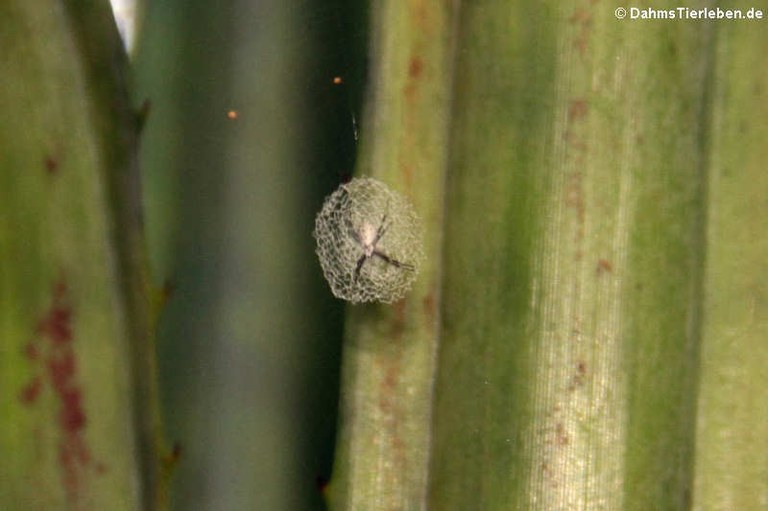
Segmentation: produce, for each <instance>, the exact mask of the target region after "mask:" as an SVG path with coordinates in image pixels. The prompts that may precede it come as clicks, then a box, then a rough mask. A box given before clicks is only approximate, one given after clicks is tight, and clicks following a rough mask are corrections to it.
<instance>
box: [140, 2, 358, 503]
mask: <svg viewBox="0 0 768 511" xmlns="http://www.w3.org/2000/svg"><path fill="white" fill-rule="evenodd" d="M364 6H365V3H364V2H354V1H350V0H331V1H325V0H323V1H313V0H306V1H299V2H282V1H280V0H266V1H252V0H241V1H233V0H226V1H220V2H209V1H206V0H193V1H189V0H156V1H151V2H147V3H146V4H144V5H142V6H140V7H141V9H139V11H138V12H137V14H138V16H137V22H138V23H137V25H138V27H139V29H140V30H139V31H138V35H137V37H136V39H135V47H134V48H133V49H132V60H133V63H134V65H135V73H136V82H137V83H136V90H137V96H136V102H137V103H141V102H143V101H144V100H145V99H146V100H148V101H149V104H150V114H149V116H148V120H147V123H146V127H145V131H144V134H143V140H142V144H143V145H142V150H141V160H142V171H143V173H144V186H145V188H144V196H145V204H146V209H145V213H146V226H147V237H148V242H149V249H150V250H149V251H150V257H151V261H152V268H153V274H154V279H155V284H156V285H157V286H158V288H160V287H163V286H166V287H167V288H168V289H169V291H170V295H169V300H168V302H167V306H166V307H165V309H164V310H163V311H162V315H161V318H160V322H159V336H158V352H159V369H160V370H159V373H160V385H161V389H162V390H161V392H162V400H163V406H164V416H165V424H166V432H167V438H168V440H169V442H172V443H173V442H178V443H179V445H180V446H181V448H182V453H183V454H182V458H181V461H180V463H179V464H178V468H177V471H176V473H175V474H174V478H173V488H172V503H173V506H172V508H173V509H177V510H191V509H195V510H205V509H211V510H213V509H228V510H238V509H243V510H245V509H248V510H252V509H264V510H304V509H323V508H324V505H323V502H322V498H321V488H322V487H323V486H324V484H325V482H326V481H327V480H328V478H329V477H330V469H331V460H332V456H333V448H334V439H335V425H336V419H337V417H336V409H337V403H338V378H339V365H340V349H341V328H342V312H343V307H342V304H341V303H340V302H338V301H336V300H334V299H333V298H332V296H331V294H330V293H329V292H328V290H327V285H326V284H325V282H324V281H323V280H322V275H321V273H320V269H319V265H318V264H317V261H316V257H315V254H314V240H313V239H312V236H311V233H312V228H313V225H314V215H315V212H316V211H318V210H319V207H320V205H321V203H322V200H323V197H324V196H325V195H327V194H329V193H330V192H331V191H332V190H333V189H334V188H335V187H336V186H337V185H338V184H339V182H340V180H342V179H344V178H345V176H348V175H349V174H350V173H351V171H352V166H353V164H354V154H355V150H356V141H355V136H354V131H353V121H352V119H353V114H354V112H358V111H359V109H360V104H361V102H362V88H363V83H362V81H363V78H364V76H365V55H366V39H367V35H366V24H365V21H366V19H367V13H366V12H365V11H364ZM335 77H341V79H342V83H341V84H337V83H334V78H335Z"/></svg>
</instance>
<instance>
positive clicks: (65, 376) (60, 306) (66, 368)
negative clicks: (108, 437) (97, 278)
mask: <svg viewBox="0 0 768 511" xmlns="http://www.w3.org/2000/svg"><path fill="white" fill-rule="evenodd" d="M51 297H52V299H51V304H50V306H49V307H48V308H47V309H46V311H45V312H44V314H43V315H42V317H41V318H40V320H39V321H38V322H37V325H36V328H35V334H36V338H35V339H33V340H31V341H29V342H28V343H27V344H26V346H25V347H24V350H23V354H24V356H25V358H26V359H27V360H29V361H30V362H32V363H33V364H34V367H35V368H36V370H37V375H36V376H34V377H33V378H32V380H31V381H30V382H29V383H28V384H27V385H25V386H24V387H23V388H22V389H21V392H20V399H21V401H22V402H24V403H26V404H31V403H34V402H35V401H36V400H37V398H38V397H39V395H40V393H41V392H42V391H43V389H44V388H45V387H46V386H48V387H49V388H50V389H51V391H52V392H53V395H54V396H55V397H56V398H57V400H58V403H59V409H58V413H57V416H56V423H57V424H58V426H59V443H58V461H59V467H60V470H61V479H62V483H63V486H64V490H65V492H66V494H67V499H68V501H69V502H70V504H71V505H72V506H71V507H72V508H73V509H75V508H76V509H80V505H81V495H82V493H83V485H84V484H85V482H86V479H87V476H88V473H89V472H90V471H93V472H95V473H103V470H104V467H103V465H101V464H94V463H92V460H91V455H90V452H89V449H88V446H87V444H86V442H85V436H84V431H85V428H86V426H87V424H88V421H87V416H86V413H85V407H84V406H83V392H82V389H81V387H80V383H79V382H78V378H77V356H76V353H75V350H74V346H73V345H74V340H75V335H74V328H73V324H72V323H73V318H74V311H73V309H72V306H71V303H70V299H69V290H68V287H67V285H66V282H65V281H64V280H63V279H62V280H60V281H58V282H57V283H56V284H55V285H54V286H53V289H52V292H51ZM99 467H101V468H99Z"/></svg>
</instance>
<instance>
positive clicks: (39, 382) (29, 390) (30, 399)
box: [19, 376, 43, 405]
mask: <svg viewBox="0 0 768 511" xmlns="http://www.w3.org/2000/svg"><path fill="white" fill-rule="evenodd" d="M42 389H43V379H42V378H40V376H35V377H34V378H32V381H30V382H29V383H27V384H26V385H24V388H22V389H21V393H20V394H19V399H21V402H22V403H24V404H25V405H31V404H34V402H35V401H37V398H38V397H40V391H41V390H42Z"/></svg>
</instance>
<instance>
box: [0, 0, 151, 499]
mask: <svg viewBox="0 0 768 511" xmlns="http://www.w3.org/2000/svg"><path fill="white" fill-rule="evenodd" d="M0 39H1V40H0V47H2V48H3V51H2V60H0V74H2V76H3V77H4V79H3V81H2V85H0V109H2V111H3V121H2V122H0V144H2V150H1V151H0V155H1V156H0V208H1V209H2V214H0V272H1V275H2V277H1V280H0V310H2V313H1V314H0V317H1V318H2V320H0V330H1V331H2V333H1V334H0V350H2V357H0V388H2V389H3V400H2V401H1V402H0V408H1V409H0V416H2V417H3V420H2V426H0V452H3V461H2V463H0V481H1V482H0V508H2V509H8V510H16V509H20V510H21V509H85V508H88V509H115V510H123V509H125V510H129V509H130V510H136V509H152V498H153V497H152V496H151V495H152V493H153V491H154V490H153V481H154V479H155V475H154V474H155V470H154V467H155V465H156V461H157V456H156V451H155V444H154V440H153V439H154V438H155V433H156V432H155V427H156V424H157V420H156V417H157V414H156V412H154V413H153V412H151V411H153V410H155V411H156V410H157V409H156V407H155V404H156V400H155V399H154V391H153V389H152V383H150V382H153V381H154V374H152V373H151V366H152V360H153V357H152V349H151V346H150V343H149V328H150V327H149V316H148V309H147V289H146V279H145V278H144V276H143V275H144V273H143V272H144V268H145V266H144V264H143V256H142V254H143V248H144V247H143V245H142V242H141V228H140V214H139V207H140V202H139V198H138V181H137V178H138V174H137V172H136V160H135V158H136V128H137V126H136V121H135V116H134V114H133V112H132V110H131V107H130V102H129V98H128V94H127V92H126V84H125V80H126V70H127V62H126V58H125V55H124V52H123V50H122V47H121V46H120V41H119V38H118V35H117V31H116V28H115V26H114V20H113V19H112V15H111V11H110V9H109V5H108V3H107V2H92V1H80V2H78V1H69V2H59V1H46V2H21V1H18V2H16V1H12V2H5V3H4V4H3V7H2V8H0ZM136 382H140V385H138V386H137V385H136ZM137 389H138V390H137ZM147 410H150V412H148V411H147ZM153 417H155V418H153ZM137 428H138V433H137Z"/></svg>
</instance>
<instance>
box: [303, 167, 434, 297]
mask: <svg viewBox="0 0 768 511" xmlns="http://www.w3.org/2000/svg"><path fill="white" fill-rule="evenodd" d="M313 234H314V237H315V239H316V240H317V250H316V252H317V255H318V258H319V259H320V265H321V266H322V268H323V274H324V275H325V278H326V280H328V283H329V284H330V286H331V291H332V292H333V294H334V295H335V296H336V297H338V298H342V299H345V300H349V301H350V302H352V303H361V302H372V301H379V302H384V303H393V302H394V301H397V300H399V299H401V298H402V297H403V296H404V295H405V293H406V292H407V291H408V290H409V289H410V287H411V284H412V283H413V281H414V279H415V278H416V275H417V273H418V268H419V264H420V263H421V261H422V258H423V250H422V242H421V227H420V224H419V219H418V216H417V215H416V212H415V211H414V210H413V207H412V205H411V204H410V203H409V202H408V200H407V199H406V198H405V197H403V196H402V195H400V194H397V193H396V192H393V191H392V190H390V189H389V188H387V187H386V185H384V184H383V183H381V182H380V181H377V180H375V179H373V178H354V179H352V180H351V181H350V182H348V183H344V184H342V185H341V186H340V187H339V188H338V189H337V190H336V191H335V192H333V193H332V194H331V195H329V196H328V197H327V198H326V200H325V202H324V203H323V207H322V209H321V210H320V212H319V213H318V214H317V217H316V218H315V230H314V233H313ZM372 259H374V261H371V260H372ZM375 259H378V261H375ZM369 261H370V262H369Z"/></svg>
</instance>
